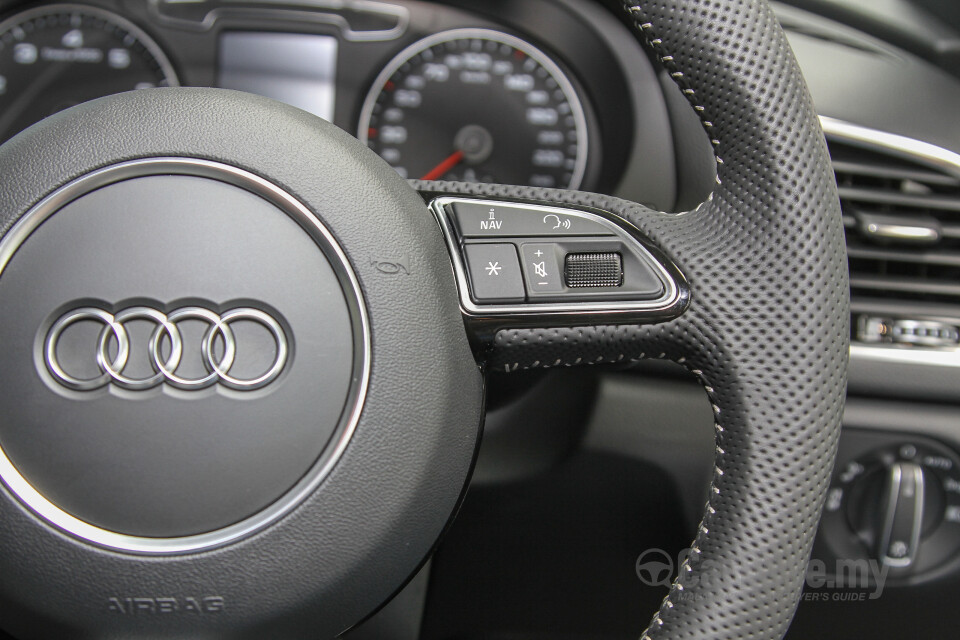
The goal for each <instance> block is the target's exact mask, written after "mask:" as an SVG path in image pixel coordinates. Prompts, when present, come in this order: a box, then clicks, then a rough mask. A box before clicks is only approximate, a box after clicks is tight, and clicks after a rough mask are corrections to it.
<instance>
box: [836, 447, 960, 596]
mask: <svg viewBox="0 0 960 640" xmlns="http://www.w3.org/2000/svg"><path fill="white" fill-rule="evenodd" d="M844 438H845V439H846V438H847V434H846V433H845V435H844ZM879 438H880V439H882V440H881V441H880V442H878V441H877V440H878V437H877V436H875V435H866V434H856V435H854V434H851V440H852V441H853V442H852V444H851V443H849V442H848V443H846V447H845V446H844V444H842V445H841V453H842V454H846V455H843V457H841V458H839V459H838V464H837V468H836V471H835V472H834V478H833V482H832V483H831V487H830V491H829V492H828V494H827V504H826V507H825V509H824V516H823V521H822V523H821V529H820V530H821V538H822V542H824V543H826V546H827V547H828V549H829V551H830V553H831V555H833V556H834V557H836V558H841V559H868V560H876V561H878V562H879V563H880V564H881V565H883V566H885V567H887V568H888V570H889V575H890V577H892V578H897V577H907V576H910V577H913V576H916V575H919V574H922V573H925V572H930V571H937V570H939V569H942V568H944V567H945V564H946V563H948V561H950V560H952V559H954V558H956V557H958V556H960V460H958V459H957V456H956V454H955V453H954V452H953V451H951V450H950V449H948V448H947V447H945V446H943V445H942V444H940V443H939V442H936V441H933V440H929V439H927V438H918V437H913V436H895V437H894V438H891V437H890V436H889V435H886V434H884V435H881V436H879ZM871 444H872V446H870V445H871ZM845 448H846V449H847V450H846V451H843V450H844V449H845ZM851 454H852V455H851Z"/></svg>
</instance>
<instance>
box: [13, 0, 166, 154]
mask: <svg viewBox="0 0 960 640" xmlns="http://www.w3.org/2000/svg"><path fill="white" fill-rule="evenodd" d="M176 84H177V77H176V75H175V74H174V72H173V68H172V67H171V66H170V62H169V61H168V60H167V58H166V56H165V55H164V54H163V52H162V51H161V50H160V48H159V47H158V46H157V44H156V43H155V42H154V41H153V40H151V39H150V37H149V36H147V34H145V33H144V32H143V31H141V30H140V29H139V28H137V27H136V25H134V24H132V23H131V22H129V21H127V20H125V19H123V18H121V17H120V16H117V15H115V14H112V13H110V12H108V11H103V10H102V9H97V8H94V7H86V6H80V5H67V4H55V5H46V6H42V7H38V8H36V9H30V10H27V11H23V12H21V13H18V14H16V15H14V16H12V17H10V18H8V19H6V20H4V21H3V22H0V142H2V141H3V140H6V139H7V138H9V137H11V136H13V135H14V134H16V133H18V132H19V131H20V130H21V129H25V128H26V127H28V126H30V125H31V124H33V123H34V122H36V121H38V120H40V119H42V118H45V117H46V116H48V115H51V114H53V113H56V112H57V111H61V110H63V109H66V108H67V107H70V106H73V105H75V104H79V103H81V102H86V101H87V100H93V99H94V98H99V97H102V96H105V95H109V94H111V93H118V92H121V91H129V90H132V89H139V88H145V87H157V86H175V85H176Z"/></svg>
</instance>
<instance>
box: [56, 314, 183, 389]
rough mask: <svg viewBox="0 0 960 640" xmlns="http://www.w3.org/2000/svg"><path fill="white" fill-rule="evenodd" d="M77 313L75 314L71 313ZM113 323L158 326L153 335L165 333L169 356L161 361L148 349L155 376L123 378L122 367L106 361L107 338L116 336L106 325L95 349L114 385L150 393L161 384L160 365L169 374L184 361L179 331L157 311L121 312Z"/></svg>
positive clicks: (107, 359) (98, 362)
mask: <svg viewBox="0 0 960 640" xmlns="http://www.w3.org/2000/svg"><path fill="white" fill-rule="evenodd" d="M74 313H76V312H74ZM113 319H114V320H115V321H116V322H117V324H119V325H120V326H121V327H122V326H123V323H124V322H126V321H127V320H152V321H153V322H155V323H156V324H157V328H156V329H155V330H154V331H153V333H154V334H156V335H162V333H163V332H166V333H167V335H169V336H170V356H169V357H168V358H167V360H166V362H162V361H161V360H160V350H159V349H157V350H154V349H152V348H151V349H150V350H149V351H150V359H151V361H152V363H151V364H152V365H153V367H152V368H153V370H154V374H153V375H152V376H150V377H149V378H143V379H139V380H138V379H136V378H130V377H127V376H125V375H123V369H124V367H122V366H121V367H116V366H113V364H111V363H110V361H109V355H110V354H109V349H110V334H111V333H115V332H111V331H110V325H105V326H104V327H103V329H102V330H101V331H100V339H99V340H98V343H99V344H98V348H97V365H98V366H99V367H100V368H101V369H103V370H104V371H106V373H107V375H109V376H110V377H111V378H113V380H114V381H115V382H117V383H118V384H120V385H121V386H123V387H124V388H125V389H130V390H133V391H137V390H141V389H150V388H152V387H155V386H157V385H158V384H160V383H161V382H163V380H164V375H163V373H162V372H161V371H159V370H158V367H159V366H161V365H163V366H167V367H170V369H171V371H176V369H177V366H178V365H179V364H180V360H181V358H182V357H183V340H182V339H181V337H180V331H179V330H178V329H177V326H176V325H175V324H173V323H172V322H170V320H169V319H168V318H167V316H166V315H164V314H163V313H161V312H159V311H157V310H156V309H151V308H150V307H130V308H129V309H124V310H123V311H121V312H120V313H118V314H116V315H114V316H113ZM124 334H126V329H124ZM126 342H127V345H129V334H127V340H126ZM150 344H151V346H152V345H153V340H151V341H150ZM123 364H124V365H126V359H124V363H123ZM49 365H50V363H49V362H48V363H47V366H49Z"/></svg>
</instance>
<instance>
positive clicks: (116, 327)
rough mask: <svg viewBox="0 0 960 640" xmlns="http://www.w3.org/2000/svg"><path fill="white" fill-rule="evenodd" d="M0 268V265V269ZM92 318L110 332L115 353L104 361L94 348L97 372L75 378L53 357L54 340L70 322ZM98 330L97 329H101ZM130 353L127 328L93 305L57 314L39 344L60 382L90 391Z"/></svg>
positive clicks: (105, 380)
mask: <svg viewBox="0 0 960 640" xmlns="http://www.w3.org/2000/svg"><path fill="white" fill-rule="evenodd" d="M2 271H3V269H2V268H0V272H2ZM90 319H95V320H99V321H100V322H102V323H103V325H104V326H103V332H108V333H112V334H113V336H114V337H115V338H116V339H117V357H116V358H114V360H113V362H109V363H108V362H106V358H105V357H104V360H101V357H102V356H101V353H102V352H101V351H100V350H98V352H97V364H98V365H99V366H100V371H101V374H100V375H99V376H97V377H95V378H87V379H83V378H77V377H75V376H72V375H70V374H69V373H67V372H66V371H65V370H64V369H63V367H61V366H60V359H59V358H58V357H57V344H58V343H59V342H60V336H61V335H63V332H64V331H65V330H66V329H67V327H69V326H70V325H72V324H74V323H77V322H80V321H82V320H90ZM103 332H101V333H103ZM129 356H130V339H129V336H128V335H127V330H126V329H124V328H123V325H122V324H120V323H119V322H117V321H116V319H115V318H114V317H113V314H111V313H108V312H106V311H104V310H103V309H97V308H96V307H84V308H82V309H77V310H75V311H73V312H71V313H68V314H65V315H63V316H61V317H60V318H59V319H58V320H57V321H56V322H55V323H53V326H52V327H50V331H49V332H48V333H47V339H46V341H45V342H44V345H43V359H44V362H45V363H46V365H47V370H48V371H50V374H51V375H52V376H53V377H54V378H56V379H57V381H58V382H60V383H61V384H62V385H63V386H65V387H67V388H68V389H73V390H75V391H92V390H94V389H99V388H100V387H102V386H104V385H107V384H109V383H110V378H111V376H110V371H111V370H118V371H120V370H122V369H123V368H124V367H125V366H126V364H127V359H128V358H129Z"/></svg>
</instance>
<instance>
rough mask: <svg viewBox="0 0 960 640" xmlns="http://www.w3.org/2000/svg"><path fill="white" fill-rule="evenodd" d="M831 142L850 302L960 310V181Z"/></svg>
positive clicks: (918, 163)
mask: <svg viewBox="0 0 960 640" xmlns="http://www.w3.org/2000/svg"><path fill="white" fill-rule="evenodd" d="M829 145H830V155H831V157H832V159H833V167H834V171H835V172H836V176H837V184H838V186H839V188H840V202H841V205H842V209H843V223H844V227H845V228H846V234H847V252H848V254H849V257H850V289H851V296H852V298H853V300H854V301H856V300H857V299H858V297H862V298H870V299H874V300H889V301H890V302H891V303H895V302H897V301H904V302H906V301H923V302H932V303H941V304H943V303H946V304H956V305H960V177H957V176H954V175H950V174H948V173H945V172H943V171H941V170H940V169H936V168H932V167H931V166H928V165H925V164H923V163H922V162H921V161H919V160H918V161H913V160H906V159H904V157H903V156H902V155H894V154H892V153H885V152H879V151H873V150H866V149H864V148H861V147H860V146H854V145H851V144H848V143H845V142H843V141H839V140H837V139H835V138H834V139H831V140H830V141H829ZM958 313H960V307H958Z"/></svg>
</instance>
